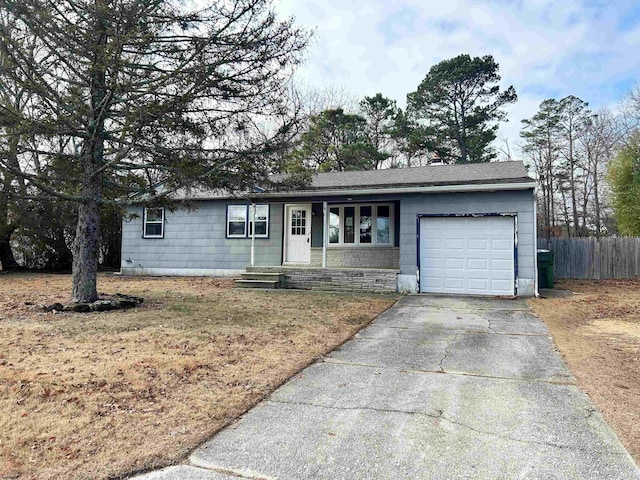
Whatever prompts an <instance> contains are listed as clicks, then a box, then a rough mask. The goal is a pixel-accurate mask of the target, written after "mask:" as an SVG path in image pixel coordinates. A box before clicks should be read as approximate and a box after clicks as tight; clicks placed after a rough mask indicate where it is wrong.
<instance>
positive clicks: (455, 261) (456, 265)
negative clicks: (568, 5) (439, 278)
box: [444, 257, 464, 270]
mask: <svg viewBox="0 0 640 480" xmlns="http://www.w3.org/2000/svg"><path fill="white" fill-rule="evenodd" d="M444 266H445V268H446V269H447V270H464V258H462V257H461V258H447V259H446V260H445V264H444Z"/></svg>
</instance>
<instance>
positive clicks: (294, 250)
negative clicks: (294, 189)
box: [284, 205, 311, 263]
mask: <svg viewBox="0 0 640 480" xmlns="http://www.w3.org/2000/svg"><path fill="white" fill-rule="evenodd" d="M286 222H287V223H286V232H287V233H286V239H285V240H286V241H285V255H284V261H285V263H309V262H310V261H311V205H287V214H286Z"/></svg>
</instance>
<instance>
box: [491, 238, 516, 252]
mask: <svg viewBox="0 0 640 480" xmlns="http://www.w3.org/2000/svg"><path fill="white" fill-rule="evenodd" d="M512 249H513V237H511V238H510V239H501V238H492V239H491V250H493V251H494V252H496V251H503V252H505V251H509V252H510V251H511V250H512Z"/></svg>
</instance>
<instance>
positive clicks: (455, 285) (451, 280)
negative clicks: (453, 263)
mask: <svg viewBox="0 0 640 480" xmlns="http://www.w3.org/2000/svg"><path fill="white" fill-rule="evenodd" d="M464 284H465V281H464V278H462V277H445V279H444V287H445V288H449V289H453V290H462V291H463V290H464Z"/></svg>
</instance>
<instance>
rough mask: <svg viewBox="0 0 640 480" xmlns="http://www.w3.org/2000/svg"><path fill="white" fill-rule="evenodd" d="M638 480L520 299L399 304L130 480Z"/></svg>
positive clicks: (415, 299)
mask: <svg viewBox="0 0 640 480" xmlns="http://www.w3.org/2000/svg"><path fill="white" fill-rule="evenodd" d="M238 477H240V478H248V479H282V480H284V479H291V480H302V479H332V480H334V479H433V480H436V479H483V480H485V479H516V478H517V479H594V480H604V479H616V480H618V479H640V470H638V468H637V466H636V465H635V463H634V462H633V459H632V458H631V457H630V455H629V454H628V453H627V451H626V450H625V449H624V447H623V446H622V445H621V443H620V442H619V440H618V439H617V437H616V436H615V434H614V433H613V432H612V430H611V429H610V428H609V426H608V425H607V424H606V423H605V421H604V420H603V418H602V416H601V415H600V413H598V412H597V411H596V409H595V407H594V406H593V404H592V403H591V401H590V400H589V398H588V397H587V396H586V395H584V394H583V393H581V392H580V390H578V388H577V387H576V386H575V381H574V379H573V377H572V376H571V373H570V372H569V371H568V369H567V367H566V365H565V364H564V362H563V361H562V359H561V358H560V356H559V355H558V353H557V351H556V350H555V348H554V345H553V342H552V340H551V338H550V336H549V332H548V330H547V328H546V327H545V325H544V324H543V323H542V322H541V321H540V320H538V319H537V318H536V317H535V316H534V315H532V314H531V313H530V312H529V309H528V308H527V306H526V304H525V303H524V301H522V300H496V299H479V298H451V297H434V296H417V295H416V296H409V297H405V298H403V299H402V300H400V301H399V302H398V304H397V305H396V306H395V307H393V308H391V309H390V310H388V311H387V312H385V313H384V314H382V315H381V316H380V317H378V318H377V319H376V320H375V321H374V322H373V323H372V324H371V325H370V326H369V327H367V328H365V329H364V330H362V331H361V332H360V333H359V334H358V335H357V336H356V338H354V339H353V340H351V341H349V342H347V343H346V344H344V345H343V346H342V347H341V348H339V349H338V350H336V351H334V352H333V353H332V354H331V355H330V356H329V357H328V358H326V359H324V361H321V362H318V363H316V364H314V365H312V366H310V367H309V368H307V369H306V370H304V371H303V372H301V373H300V374H299V375H297V376H296V377H294V378H293V379H291V380H290V381H289V382H288V383H286V384H285V385H283V386H282V387H281V388H279V389H278V390H276V391H275V392H274V393H273V394H272V395H271V396H270V398H269V399H267V400H265V401H263V402H262V403H260V404H259V405H257V406H256V407H255V408H253V409H252V410H251V411H249V412H248V413H247V414H245V415H244V416H243V417H242V418H240V419H239V420H238V421H237V422H236V423H235V424H233V425H231V426H230V427H228V428H226V429H225V430H223V431H222V432H220V433H219V434H218V435H216V436H215V437H214V438H213V439H212V440H210V441H209V442H207V443H206V444H204V445H203V446H202V447H200V448H199V449H197V450H196V451H195V452H194V453H193V454H192V455H191V457H190V458H189V462H188V464H187V465H182V466H175V467H170V468H167V469H165V470H161V471H158V472H153V473H151V474H147V475H144V476H142V477H140V478H145V479H147V480H151V479H154V480H158V479H185V480H186V479H192V480H225V479H226V480H231V479H237V478H238Z"/></svg>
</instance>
